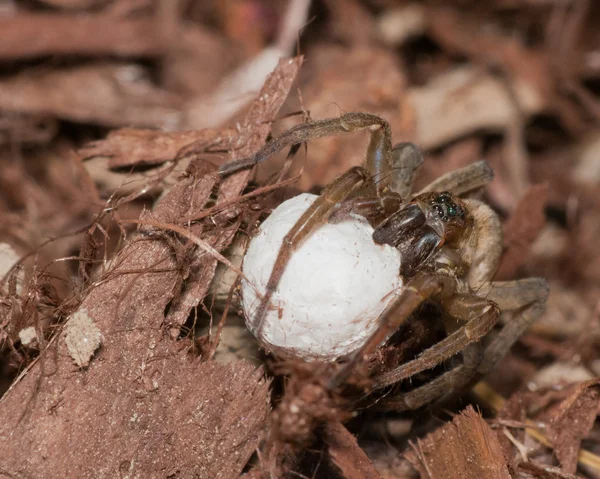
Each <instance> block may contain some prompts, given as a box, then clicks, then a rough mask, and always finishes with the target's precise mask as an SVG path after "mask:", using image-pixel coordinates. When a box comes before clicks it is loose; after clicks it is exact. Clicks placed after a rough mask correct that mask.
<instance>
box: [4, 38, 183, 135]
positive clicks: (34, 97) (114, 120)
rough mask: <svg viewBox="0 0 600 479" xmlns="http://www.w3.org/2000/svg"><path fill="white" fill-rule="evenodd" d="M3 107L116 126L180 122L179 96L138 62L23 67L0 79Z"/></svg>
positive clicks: (160, 125)
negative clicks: (61, 67)
mask: <svg viewBox="0 0 600 479" xmlns="http://www.w3.org/2000/svg"><path fill="white" fill-rule="evenodd" d="M0 30H1V27H0ZM0 110H4V111H8V112H20V113H27V114H37V115H47V116H52V117H57V118H61V119H67V120H73V121H80V122H84V123H96V124H99V125H105V126H113V127H121V126H137V127H147V128H167V129H174V128H175V127H177V126H179V124H180V122H181V121H182V120H181V98H180V97H179V96H178V95H175V94H173V93H169V92H167V91H165V90H162V89H160V88H157V87H155V86H153V85H152V83H151V82H150V81H149V79H148V78H146V77H145V72H144V69H142V68H140V66H138V65H134V64H129V65H123V64H102V65H87V66H82V67H74V68H70V69H64V70H48V71H41V70H39V69H38V70H36V71H30V70H25V71H24V72H23V73H21V74H19V75H16V76H12V77H7V78H3V79H1V80H0Z"/></svg>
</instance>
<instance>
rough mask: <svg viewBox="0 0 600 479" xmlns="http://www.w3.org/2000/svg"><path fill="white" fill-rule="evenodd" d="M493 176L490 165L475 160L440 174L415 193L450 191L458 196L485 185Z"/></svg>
mask: <svg viewBox="0 0 600 479" xmlns="http://www.w3.org/2000/svg"><path fill="white" fill-rule="evenodd" d="M493 178H494V172H493V171H492V169H491V168H490V166H489V165H488V164H487V163H486V162H485V161H477V162H475V163H472V164H470V165H468V166H465V167H464V168H459V169H458V170H454V171H451V172H450V173H446V174H445V175H442V176H440V177H439V178H438V179H437V180H435V181H433V182H432V183H429V185H427V186H426V187H425V188H423V189H422V190H421V191H419V193H417V195H420V194H423V193H429V192H431V191H450V192H451V193H453V194H455V195H457V196H460V195H463V194H465V193H468V192H470V191H473V190H476V189H478V188H481V187H483V186H485V185H487V184H488V183H489V182H490V181H492V179H493ZM417 195H414V196H417Z"/></svg>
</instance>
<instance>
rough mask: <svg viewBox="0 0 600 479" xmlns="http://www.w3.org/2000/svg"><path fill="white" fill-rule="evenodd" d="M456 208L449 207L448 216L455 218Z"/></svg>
mask: <svg viewBox="0 0 600 479" xmlns="http://www.w3.org/2000/svg"><path fill="white" fill-rule="evenodd" d="M456 213H457V211H456V208H455V207H454V206H453V205H450V206H448V216H450V217H452V218H453V217H455V216H456Z"/></svg>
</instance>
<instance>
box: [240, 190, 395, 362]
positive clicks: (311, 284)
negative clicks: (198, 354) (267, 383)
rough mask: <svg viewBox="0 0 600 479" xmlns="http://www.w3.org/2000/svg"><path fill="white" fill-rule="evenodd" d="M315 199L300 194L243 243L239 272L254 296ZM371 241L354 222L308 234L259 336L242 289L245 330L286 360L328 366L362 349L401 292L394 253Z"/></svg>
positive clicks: (360, 221)
mask: <svg viewBox="0 0 600 479" xmlns="http://www.w3.org/2000/svg"><path fill="white" fill-rule="evenodd" d="M317 198H318V197H317V196H315V195H310V194H302V195H300V196H296V197H295V198H292V199H290V200H288V201H286V202H284V203H282V204H281V205H280V206H279V207H278V208H276V209H275V211H273V213H272V214H271V216H269V218H267V219H266V220H265V221H264V223H263V224H262V225H261V227H260V230H259V232H258V234H257V235H256V236H255V237H254V238H253V239H252V241H251V242H250V245H249V247H248V251H247V253H246V256H245V258H244V264H243V271H244V274H245V275H246V277H247V278H248V280H249V281H251V282H252V283H253V284H254V286H255V287H256V289H257V290H258V291H259V292H260V293H261V294H264V291H265V287H266V284H267V282H268V280H269V277H270V275H271V271H272V269H273V264H274V263H275V259H276V257H277V254H278V252H279V249H280V247H281V243H282V241H283V237H284V236H285V235H286V234H287V233H288V231H289V230H290V228H291V227H292V226H293V225H294V223H295V222H296V221H297V220H298V219H299V218H300V216H301V215H302V213H304V212H305V211H306V209H307V208H308V207H309V206H310V205H311V204H312V203H313V202H314V201H315V200H316V199H317ZM372 234H373V228H372V227H371V226H370V225H369V223H368V222H367V221H366V220H365V219H364V218H362V217H360V216H358V215H353V216H352V217H351V218H349V219H346V220H344V221H341V222H339V223H336V224H329V223H327V224H324V225H322V226H320V227H319V228H318V229H317V230H316V231H314V232H313V233H312V234H311V235H310V236H309V237H308V238H307V239H306V240H304V241H303V242H302V244H301V245H300V247H299V248H298V249H296V250H295V251H294V252H293V254H292V257H291V259H290V260H289V262H288V264H287V266H286V268H285V270H284V273H283V276H282V278H281V281H280V283H279V286H278V288H277V290H276V291H275V293H274V294H273V297H272V299H271V303H270V307H269V308H268V311H267V314H266V315H265V319H264V322H263V326H262V332H260V334H258V333H259V332H258V331H256V327H255V326H256V324H255V315H254V312H255V311H256V309H257V307H258V304H259V300H258V299H257V296H256V292H255V290H254V288H252V287H250V286H249V284H248V283H247V282H245V281H244V282H243V283H242V301H243V309H244V313H245V316H246V324H247V326H248V328H249V329H250V331H252V332H253V333H254V335H255V336H257V338H258V339H259V341H260V342H261V343H262V344H263V346H265V347H266V348H267V349H273V350H275V351H276V352H277V353H278V354H280V355H282V354H283V355H285V356H289V357H296V358H301V359H306V360H310V359H318V360H329V361H332V360H335V359H337V358H338V357H340V356H344V355H347V354H349V353H352V352H353V351H356V350H357V349H358V348H360V347H361V346H362V345H363V344H364V343H365V341H366V340H367V338H368V337H369V336H370V335H371V334H372V333H373V332H374V331H375V330H376V329H377V326H378V324H379V322H378V318H379V315H380V313H381V312H382V311H383V309H384V308H385V307H386V306H387V305H388V303H389V302H390V301H391V300H393V299H394V297H395V294H394V293H395V292H398V290H399V289H400V287H401V286H402V280H401V278H400V276H399V270H400V253H399V252H398V250H396V249H395V248H393V247H391V246H388V245H377V244H375V243H374V242H373V239H372Z"/></svg>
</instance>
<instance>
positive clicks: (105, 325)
mask: <svg viewBox="0 0 600 479" xmlns="http://www.w3.org/2000/svg"><path fill="white" fill-rule="evenodd" d="M211 188H212V182H210V181H202V180H200V181H199V182H198V181H197V180H195V179H193V178H188V179H186V180H185V181H184V182H182V184H181V185H178V187H176V188H174V189H173V190H172V192H171V193H170V194H169V195H167V196H166V197H165V199H164V200H163V201H162V202H161V204H160V205H159V206H158V207H157V208H156V209H155V211H154V213H153V214H152V217H153V218H155V219H156V220H158V221H163V222H169V221H170V222H175V221H176V219H177V217H180V216H181V215H184V216H185V215H189V214H190V212H193V211H195V209H194V208H195V207H196V206H197V205H200V207H201V205H202V204H203V202H204V201H205V200H206V198H208V195H209V194H210V191H211ZM150 233H152V234H150ZM113 264H114V267H113V269H112V270H111V271H110V272H109V273H108V274H107V275H106V276H105V278H104V280H103V281H101V282H100V284H99V285H97V286H96V287H95V288H94V289H92V290H91V291H90V293H89V294H88V296H87V297H86V298H85V299H84V301H83V303H82V304H81V306H80V308H79V313H83V312H85V314H86V316H87V318H88V319H89V321H90V322H91V324H93V325H94V328H97V331H99V333H100V335H101V341H100V343H101V346H100V349H98V350H96V349H95V350H94V351H93V352H92V354H91V355H90V356H89V357H88V361H86V362H89V367H88V368H86V369H80V368H78V367H77V366H76V364H75V362H74V360H73V354H72V351H73V345H72V344H71V347H70V348H69V347H68V342H67V341H66V338H65V334H64V331H63V332H62V333H60V334H59V335H58V336H57V337H55V339H54V340H53V342H52V343H51V344H50V346H49V348H48V349H47V350H46V351H45V353H44V354H42V356H41V357H40V359H39V360H38V361H37V363H35V364H34V365H33V366H32V368H31V370H30V371H28V373H27V374H26V375H25V376H24V377H23V378H22V379H21V381H20V382H18V383H17V384H16V385H15V386H14V387H13V389H12V390H11V391H10V392H9V393H7V394H6V395H5V397H4V398H3V400H2V403H1V407H0V457H1V458H2V459H1V460H0V467H1V468H2V470H3V471H5V472H8V473H10V474H12V475H17V476H23V477H82V478H86V477H90V478H91V477H94V478H95V477H119V475H129V476H130V477H134V476H137V477H169V476H172V475H176V476H178V477H218V478H229V477H237V476H238V475H239V474H240V472H241V471H242V469H243V467H244V465H245V464H246V462H247V461H248V458H249V457H250V455H251V454H253V452H254V451H255V449H256V447H257V445H258V441H259V439H260V437H261V435H262V433H263V428H264V423H265V420H266V415H267V411H268V405H267V404H268V384H267V383H266V382H265V381H264V379H263V377H262V372H261V371H256V370H255V369H254V367H253V366H251V365H248V364H246V363H237V364H232V365H217V364H214V363H206V364H199V363H197V362H196V363H195V364H194V363H191V362H190V359H189V356H188V347H189V344H188V343H187V342H178V341H172V340H169V339H168V338H167V337H166V336H165V331H164V326H163V322H164V311H165V308H166V306H167V305H168V304H169V302H170V301H172V300H173V297H174V291H175V290H176V285H177V284H179V283H180V277H179V274H180V269H181V268H180V265H178V263H177V260H176V255H175V254H173V249H172V246H171V243H170V242H168V241H165V239H164V237H163V236H161V235H160V234H158V233H157V232H155V231H154V232H152V231H147V234H146V235H140V236H139V237H138V238H137V240H133V241H132V242H131V243H130V244H129V246H127V247H126V248H124V249H123V250H122V251H121V252H120V254H119V255H118V256H117V258H115V260H114V262H113ZM210 280H211V275H210V274H209V275H205V277H204V288H205V290H206V288H208V284H209V283H210ZM67 324H68V323H67ZM95 330H96V329H95ZM80 339H81V338H80ZM71 342H72V341H71ZM24 451H30V452H31V454H26V453H25V454H24ZM66 451H68V454H65V452H66Z"/></svg>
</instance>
